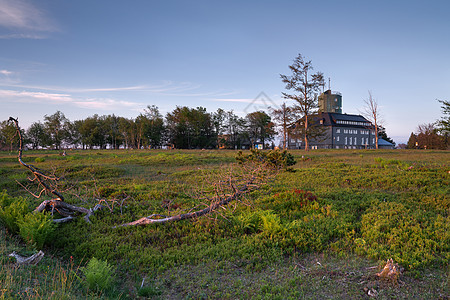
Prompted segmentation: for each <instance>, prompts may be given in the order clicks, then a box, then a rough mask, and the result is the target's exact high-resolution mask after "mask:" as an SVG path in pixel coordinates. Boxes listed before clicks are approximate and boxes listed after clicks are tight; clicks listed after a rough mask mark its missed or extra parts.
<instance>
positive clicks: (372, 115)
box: [362, 91, 383, 149]
mask: <svg viewBox="0 0 450 300" xmlns="http://www.w3.org/2000/svg"><path fill="white" fill-rule="evenodd" d="M364 103H365V106H364V108H363V112H362V114H363V115H364V117H366V118H367V119H368V120H369V121H370V122H371V123H372V125H373V129H374V130H375V149H378V135H379V131H380V128H381V126H382V124H383V120H382V117H381V114H380V109H379V107H378V101H377V100H375V99H374V98H373V97H372V93H371V92H370V91H369V98H368V99H366V100H364Z"/></svg>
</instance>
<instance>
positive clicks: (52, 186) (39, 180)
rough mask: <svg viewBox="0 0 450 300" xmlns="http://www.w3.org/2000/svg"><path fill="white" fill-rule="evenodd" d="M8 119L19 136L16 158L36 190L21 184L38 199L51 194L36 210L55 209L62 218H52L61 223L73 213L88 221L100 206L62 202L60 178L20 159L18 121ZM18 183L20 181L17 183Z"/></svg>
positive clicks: (20, 133) (69, 218) (21, 147)
mask: <svg viewBox="0 0 450 300" xmlns="http://www.w3.org/2000/svg"><path fill="white" fill-rule="evenodd" d="M9 121H13V122H14V124H15V126H16V133H17V135H18V136H19V153H18V157H17V158H18V160H19V163H20V164H21V165H22V166H24V167H25V168H27V169H28V170H29V171H30V173H31V174H32V177H29V178H28V180H29V181H30V182H31V183H35V184H36V185H37V192H32V191H31V190H30V189H29V188H27V187H25V186H23V185H22V184H21V185H22V187H24V188H25V189H26V190H27V191H28V192H29V193H30V194H31V195H33V196H34V197H35V198H37V199H39V198H41V196H42V195H53V196H54V198H53V199H50V200H44V201H42V203H41V204H40V205H39V206H38V207H37V208H36V209H35V211H36V212H43V211H51V212H52V214H53V213H54V212H55V211H56V212H58V213H59V214H60V215H61V216H63V217H64V218H61V219H54V220H53V222H55V223H63V222H68V221H70V220H72V219H73V218H74V217H75V214H77V213H81V214H84V215H85V216H84V219H85V220H86V221H87V222H88V223H89V222H90V220H89V217H90V216H91V215H92V214H93V213H94V211H95V210H97V209H99V208H100V206H96V207H94V208H93V209H88V208H85V207H79V206H75V205H72V204H69V203H66V202H64V196H63V195H62V193H61V192H60V190H59V186H60V184H59V182H60V180H61V178H60V177H57V176H55V175H53V174H49V173H47V172H46V171H44V170H41V169H39V168H37V167H35V166H33V165H32V164H27V163H25V162H24V161H23V159H22V152H23V136H22V132H21V130H20V127H19V121H18V120H17V119H14V118H12V117H10V118H9ZM19 184H20V183H19Z"/></svg>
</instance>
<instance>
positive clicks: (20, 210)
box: [0, 191, 28, 233]
mask: <svg viewBox="0 0 450 300" xmlns="http://www.w3.org/2000/svg"><path fill="white" fill-rule="evenodd" d="M27 212H28V204H27V202H26V200H25V199H24V198H22V197H17V198H14V197H10V196H9V195H8V194H7V193H6V191H3V192H1V193H0V222H1V223H2V224H4V225H5V226H6V228H8V229H9V230H10V231H11V232H14V233H18V232H19V224H18V221H19V220H20V219H22V218H23V216H24V215H25V214H26V213H27Z"/></svg>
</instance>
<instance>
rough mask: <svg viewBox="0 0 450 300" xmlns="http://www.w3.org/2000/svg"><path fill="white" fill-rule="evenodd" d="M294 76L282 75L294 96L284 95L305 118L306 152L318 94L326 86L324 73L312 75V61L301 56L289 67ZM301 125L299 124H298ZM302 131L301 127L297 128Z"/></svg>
mask: <svg viewBox="0 0 450 300" xmlns="http://www.w3.org/2000/svg"><path fill="white" fill-rule="evenodd" d="M289 69H290V70H291V72H292V75H289V76H288V75H282V74H280V77H281V80H282V82H283V83H285V84H286V89H287V90H292V91H293V92H294V93H293V94H288V93H284V92H283V93H282V94H283V97H284V98H285V99H290V100H294V101H295V106H294V107H295V110H296V111H297V112H298V113H300V114H301V115H302V117H303V118H304V122H303V128H302V129H303V130H302V131H303V137H304V140H305V150H308V138H309V124H310V120H309V116H310V115H312V114H313V113H315V112H316V111H317V108H318V106H319V104H318V98H317V96H318V93H319V91H320V88H321V87H323V86H324V79H323V73H321V72H317V73H315V74H310V72H311V71H312V70H313V67H312V63H311V61H305V59H304V57H303V56H302V55H301V54H299V55H298V56H297V57H296V58H295V59H294V63H293V64H292V65H290V66H289ZM298 125H299V124H298ZM297 128H298V129H300V126H297Z"/></svg>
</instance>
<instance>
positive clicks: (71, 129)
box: [64, 121, 81, 149]
mask: <svg viewBox="0 0 450 300" xmlns="http://www.w3.org/2000/svg"><path fill="white" fill-rule="evenodd" d="M80 126H81V123H80V121H73V122H71V121H67V122H66V123H65V124H64V131H65V132H66V138H65V141H66V143H67V144H68V145H71V146H72V147H74V148H75V149H76V148H77V147H78V145H80V143H81V134H80Z"/></svg>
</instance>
